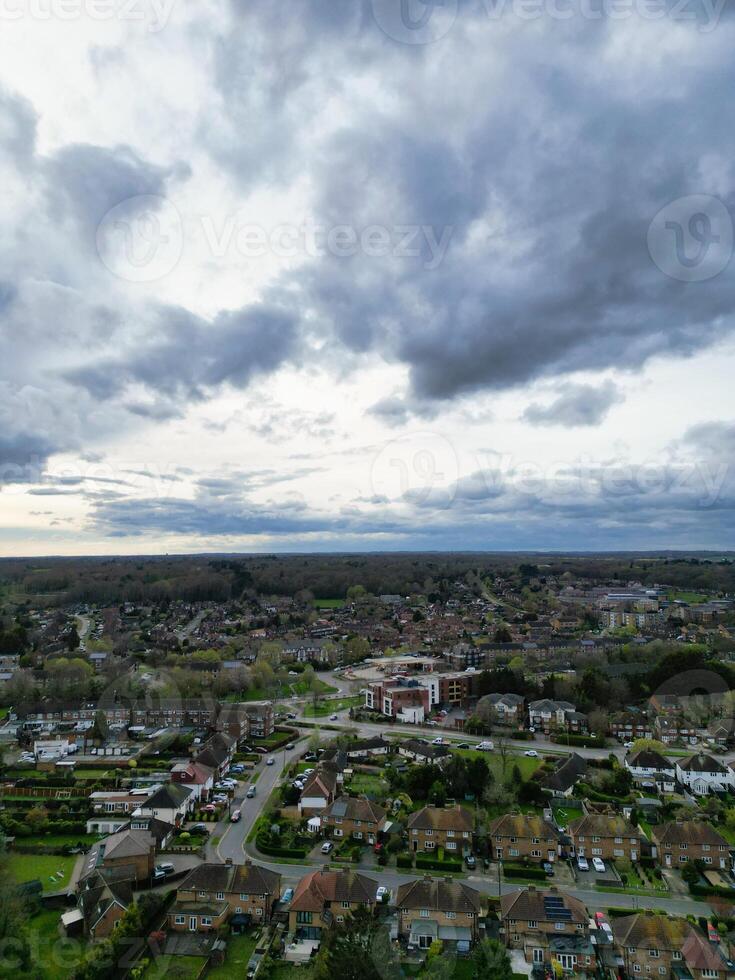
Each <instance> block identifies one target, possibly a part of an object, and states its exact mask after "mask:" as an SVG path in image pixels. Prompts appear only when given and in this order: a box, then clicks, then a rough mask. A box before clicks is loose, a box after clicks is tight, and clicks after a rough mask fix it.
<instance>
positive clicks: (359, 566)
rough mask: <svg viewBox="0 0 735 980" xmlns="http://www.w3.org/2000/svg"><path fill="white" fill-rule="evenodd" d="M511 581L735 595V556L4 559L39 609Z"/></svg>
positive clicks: (407, 590) (2, 573)
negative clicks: (550, 579)
mask: <svg viewBox="0 0 735 980" xmlns="http://www.w3.org/2000/svg"><path fill="white" fill-rule="evenodd" d="M496 576H502V577H503V578H504V579H506V580H509V581H510V582H511V583H512V584H515V585H518V586H522V585H524V584H525V583H526V582H528V581H529V579H530V578H532V577H538V578H541V579H543V578H544V577H546V576H555V577H556V578H561V577H562V576H566V578H567V581H570V580H582V581H584V582H587V583H589V584H592V583H593V582H595V581H611V582H617V581H619V582H621V583H624V582H627V581H630V580H637V581H640V582H642V583H644V584H647V585H653V584H654V583H666V584H669V585H671V586H673V587H675V588H681V589H686V590H690V591H691V590H695V591H696V590H700V589H701V590H702V591H706V592H716V593H724V592H733V591H735V563H734V562H733V557H732V556H727V557H725V558H722V557H718V558H717V559H710V558H707V557H706V556H703V555H701V554H699V555H691V556H680V555H666V554H662V555H660V556H652V555H620V554H616V555H538V554H535V555H534V554H491V553H488V554H479V553H455V554H452V553H421V554H417V553H385V554H377V553H376V554H366V555H357V554H334V555H244V556H239V555H238V556H225V555H221V556H218V555H212V556H207V555H195V556H180V557H168V556H166V557H143V558H124V557H122V558H43V559H0V583H2V585H3V587H4V589H3V591H4V592H5V593H6V595H7V594H8V593H11V594H13V595H14V597H15V598H16V599H17V598H21V599H22V598H23V597H26V598H27V599H28V600H29V601H30V603H31V604H45V605H49V604H54V603H56V604H58V605H66V604H68V603H74V602H92V603H99V604H110V603H120V602H138V603H139V602H161V601H165V600H175V599H181V600H184V601H190V602H224V601H227V600H228V599H239V598H240V597H242V596H243V595H244V594H245V595H264V596H268V595H273V596H296V595H298V594H299V593H303V592H310V593H311V594H312V595H313V596H314V597H315V598H317V599H326V598H342V599H343V598H345V597H346V596H347V590H348V589H349V588H350V587H351V586H357V585H360V586H363V587H364V588H365V590H366V591H367V592H369V593H371V594H373V595H381V594H386V593H389V594H399V595H410V594H413V593H419V594H425V595H428V596H429V597H430V598H440V599H443V598H446V597H448V596H449V595H450V594H451V591H452V584H453V583H454V582H455V581H457V580H463V581H466V582H467V583H468V584H470V586H471V587H472V588H473V590H475V591H477V592H478V594H480V589H479V588H478V585H479V582H481V581H483V580H484V581H486V582H487V581H492V580H493V578H495V577H496Z"/></svg>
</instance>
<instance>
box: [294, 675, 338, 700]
mask: <svg viewBox="0 0 735 980" xmlns="http://www.w3.org/2000/svg"><path fill="white" fill-rule="evenodd" d="M291 690H292V691H293V693H294V694H300V695H301V696H302V697H304V696H305V695H307V694H314V693H315V692H316V693H317V694H335V693H336V691H337V688H336V687H332V685H331V684H327V683H326V682H325V681H323V680H322V679H321V678H320V677H315V678H314V680H313V681H312V684H311V687H309V685H308V683H307V682H306V681H295V682H294V683H293V684H292V685H291Z"/></svg>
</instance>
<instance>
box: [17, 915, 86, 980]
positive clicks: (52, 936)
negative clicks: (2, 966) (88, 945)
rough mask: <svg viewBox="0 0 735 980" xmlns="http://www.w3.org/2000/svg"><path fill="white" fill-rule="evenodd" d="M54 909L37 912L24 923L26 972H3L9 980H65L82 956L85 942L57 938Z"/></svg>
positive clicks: (56, 921)
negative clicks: (28, 953)
mask: <svg viewBox="0 0 735 980" xmlns="http://www.w3.org/2000/svg"><path fill="white" fill-rule="evenodd" d="M60 915H61V913H60V911H59V910H58V909H49V910H48V911H46V912H39V913H38V915H34V916H33V917H32V918H31V919H29V921H28V924H27V925H28V938H29V940H30V946H31V967H30V970H22V971H19V970H16V971H13V970H9V971H8V972H3V976H4V977H8V978H9V980H20V978H21V977H23V978H24V980H27V978H28V977H33V978H34V980H68V977H70V976H71V975H72V974H73V973H74V970H75V968H76V966H77V965H78V964H79V962H80V961H81V959H82V956H83V955H84V950H85V943H84V942H83V940H81V939H62V938H61V937H60V936H59V931H58V930H59V916H60Z"/></svg>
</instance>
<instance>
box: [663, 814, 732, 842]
mask: <svg viewBox="0 0 735 980" xmlns="http://www.w3.org/2000/svg"><path fill="white" fill-rule="evenodd" d="M652 833H653V838H654V840H655V841H656V842H657V843H659V844H694V845H695V846H696V845H698V844H709V845H711V846H716V847H719V846H720V845H722V844H724V845H727V841H726V840H725V838H724V837H723V836H722V834H719V833H718V832H717V831H716V830H715V829H714V827H712V826H711V825H710V824H708V823H705V821H704V820H678V821H677V820H672V821H671V823H667V824H664V825H663V826H661V827H653V828H652ZM727 846H729V845H727Z"/></svg>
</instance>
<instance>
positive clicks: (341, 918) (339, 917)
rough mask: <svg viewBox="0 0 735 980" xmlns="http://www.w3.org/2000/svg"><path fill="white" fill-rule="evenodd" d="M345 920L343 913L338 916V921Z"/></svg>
mask: <svg viewBox="0 0 735 980" xmlns="http://www.w3.org/2000/svg"><path fill="white" fill-rule="evenodd" d="M344 921H345V917H344V916H343V915H338V916H337V922H344Z"/></svg>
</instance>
